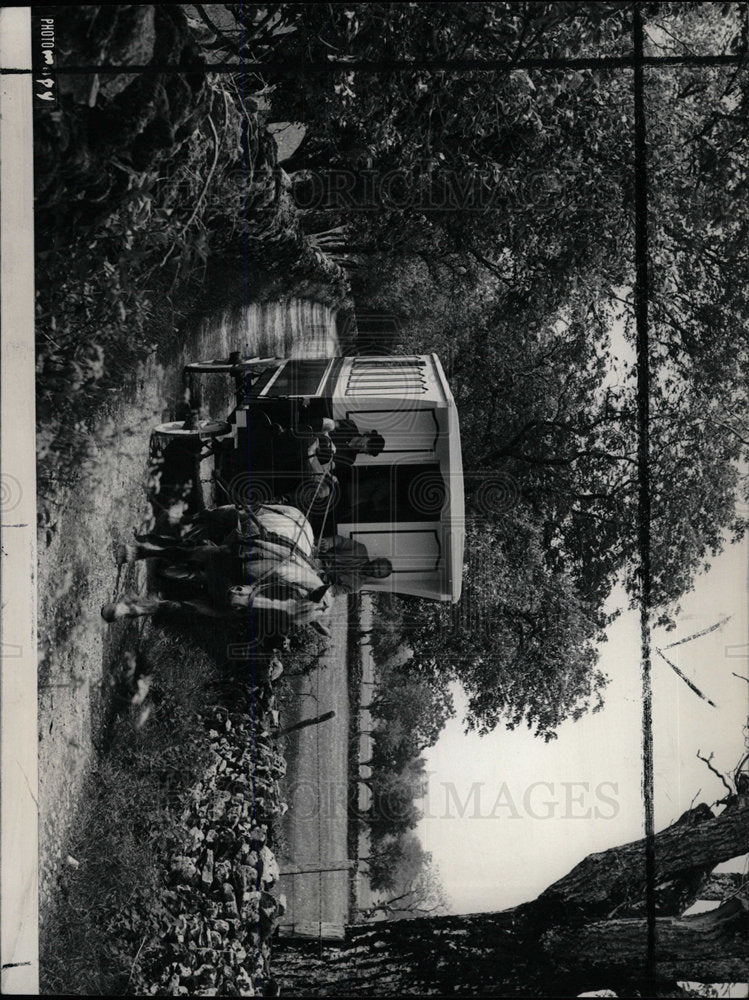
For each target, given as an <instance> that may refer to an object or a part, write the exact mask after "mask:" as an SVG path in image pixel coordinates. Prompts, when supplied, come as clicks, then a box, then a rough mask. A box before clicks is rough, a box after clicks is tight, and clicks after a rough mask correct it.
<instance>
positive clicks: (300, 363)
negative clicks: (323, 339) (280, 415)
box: [268, 358, 330, 396]
mask: <svg viewBox="0 0 749 1000" xmlns="http://www.w3.org/2000/svg"><path fill="white" fill-rule="evenodd" d="M329 365H330V359H329V358H304V359H299V360H291V361H289V362H287V364H286V365H285V366H284V368H283V370H282V371H281V372H280V373H279V375H278V378H277V379H276V380H275V381H274V382H273V385H272V386H271V387H270V390H269V393H268V394H269V395H271V396H316V395H317V393H318V391H319V388H320V383H321V382H322V380H323V378H324V376H325V372H326V371H327V369H328V366H329Z"/></svg>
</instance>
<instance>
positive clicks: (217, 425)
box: [154, 420, 231, 441]
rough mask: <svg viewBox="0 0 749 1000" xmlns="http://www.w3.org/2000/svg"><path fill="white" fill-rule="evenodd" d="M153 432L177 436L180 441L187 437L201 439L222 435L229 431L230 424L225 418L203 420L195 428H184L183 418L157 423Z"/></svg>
mask: <svg viewBox="0 0 749 1000" xmlns="http://www.w3.org/2000/svg"><path fill="white" fill-rule="evenodd" d="M154 433H155V434H162V435H163V436H164V437H170V438H179V439H181V440H182V441H185V440H189V439H191V438H192V439H195V440H198V439H203V438H216V437H223V436H224V435H226V434H230V433H231V425H230V424H227V423H226V421H225V420H204V421H202V423H200V424H199V425H198V427H196V428H190V429H186V428H185V421H184V420H171V421H169V422H168V423H166V424H158V426H157V427H155V428H154Z"/></svg>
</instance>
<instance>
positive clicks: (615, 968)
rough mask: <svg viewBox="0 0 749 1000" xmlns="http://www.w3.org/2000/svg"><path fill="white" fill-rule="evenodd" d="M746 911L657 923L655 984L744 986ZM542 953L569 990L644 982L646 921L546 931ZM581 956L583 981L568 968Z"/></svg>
mask: <svg viewBox="0 0 749 1000" xmlns="http://www.w3.org/2000/svg"><path fill="white" fill-rule="evenodd" d="M748 906H749V904H747V903H746V902H745V901H741V900H737V899H733V900H730V901H729V902H728V903H724V904H723V906H719V907H718V908H717V909H715V910H710V911H709V912H707V913H700V914H698V915H696V916H693V917H661V918H659V919H658V920H657V921H656V952H655V954H656V977H657V981H658V982H664V983H670V982H674V981H678V980H687V981H696V982H700V983H734V982H744V981H745V979H746V974H747V970H748V969H749V934H748V933H747V931H749V914H748V913H747V907H748ZM542 948H543V951H544V953H545V955H546V957H547V958H548V959H551V960H552V961H553V962H555V963H557V964H558V976H559V979H558V981H559V982H560V984H562V983H564V984H565V986H566V987H567V988H569V989H576V988H577V986H578V985H580V991H582V990H583V989H585V990H590V989H596V988H600V987H605V986H610V985H611V983H616V982H618V983H622V982H625V981H626V982H630V983H635V982H640V983H645V982H646V980H647V968H646V957H647V921H645V920H602V921H599V922H598V923H594V924H588V925H587V926H585V927H578V928H575V929H573V930H554V931H550V932H549V933H548V934H546V935H545V936H544V938H543V941H542ZM581 955H584V956H585V975H584V979H581V975H580V970H579V969H576V968H575V967H574V965H573V963H575V962H576V961H578V959H579V956H581Z"/></svg>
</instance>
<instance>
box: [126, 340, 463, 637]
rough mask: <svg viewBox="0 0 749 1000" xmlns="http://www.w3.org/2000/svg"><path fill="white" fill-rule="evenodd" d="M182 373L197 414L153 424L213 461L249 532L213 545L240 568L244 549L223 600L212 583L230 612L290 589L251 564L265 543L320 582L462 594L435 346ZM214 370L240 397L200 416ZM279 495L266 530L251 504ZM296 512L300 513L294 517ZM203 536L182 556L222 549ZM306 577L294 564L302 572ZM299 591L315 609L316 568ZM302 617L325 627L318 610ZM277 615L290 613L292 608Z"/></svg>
mask: <svg viewBox="0 0 749 1000" xmlns="http://www.w3.org/2000/svg"><path fill="white" fill-rule="evenodd" d="M185 374H186V376H187V379H188V383H189V390H190V391H189V396H190V397H191V399H192V401H193V409H192V412H191V415H190V416H189V417H188V419H187V420H185V421H179V422H172V423H168V424H162V425H160V426H159V427H157V428H156V433H157V434H158V435H160V436H162V437H165V438H166V439H167V440H171V441H175V440H183V441H184V442H185V443H186V444H188V446H192V447H193V448H194V451H195V455H196V461H198V462H200V460H201V459H202V458H205V457H208V456H212V458H213V479H214V483H215V492H216V495H217V497H220V498H222V499H223V503H224V506H225V509H226V510H229V509H230V508H231V507H235V508H237V509H238V510H244V511H246V512H247V516H248V517H249V519H250V521H249V523H250V530H249V531H246V532H245V534H244V535H242V533H241V532H240V533H239V535H238V534H237V532H236V531H233V532H230V535H231V538H229V537H228V536H227V538H226V539H224V540H223V542H222V545H221V546H220V547H222V549H224V550H226V546H227V544H229V545H230V547H231V546H234V549H233V550H232V551H233V552H234V562H233V565H234V567H235V568H236V566H237V565H238V564H237V562H236V551H235V550H236V547H237V546H239V549H240V550H241V548H242V546H243V545H244V546H245V550H244V561H241V572H242V573H243V574H244V575H243V576H242V579H241V580H240V581H235V584H234V585H233V586H229V587H227V588H223V583H222V584H220V586H219V589H221V588H223V590H222V593H224V590H225V593H224V596H223V599H221V598H220V597H217V594H216V593H215V589H216V588H215V586H214V590H213V592H211V594H210V595H209V596H210V601H209V604H212V605H214V606H215V605H217V604H218V605H221V606H222V612H221V613H224V612H225V611H227V610H229V609H232V608H234V609H236V608H237V606H241V605H242V603H243V601H244V604H245V605H246V606H247V607H248V608H251V609H254V611H255V612H257V611H258V608H259V607H260V605H261V604H262V603H263V601H262V599H260V600H258V598H261V596H262V595H263V594H265V595H266V596H267V595H268V594H269V593H271V592H272V593H274V594H280V595H283V594H285V595H286V598H284V599H287V598H288V595H289V594H290V593H291V592H292V591H290V590H288V588H287V589H286V590H284V588H283V587H281V589H280V590H275V591H274V590H273V588H272V587H271V588H270V589H269V586H268V577H269V576H270V577H271V578H272V579H273V580H274V581H275V583H278V579H277V578H278V576H279V574H278V572H276V573H275V574H274V573H273V572H272V571H271V570H270V569H269V568H268V567H269V566H270V563H264V564H263V565H264V567H265V568H264V570H263V573H264V576H262V574H261V579H259V578H258V574H257V572H256V571H255V569H254V568H253V566H252V565H251V562H252V560H257V559H259V556H258V554H257V553H258V552H259V550H260V548H261V547H262V545H263V544H267V543H268V542H269V541H270V544H271V545H276V546H280V548H279V549H278V553H279V555H278V559H279V560H280V562H279V564H278V566H277V567H276V568H277V569H278V568H279V567H282V568H284V570H288V566H289V564H290V563H293V562H295V561H296V562H297V563H299V564H300V565H302V564H303V565H304V566H305V567H307V569H308V570H310V571H311V572H312V571H314V570H315V569H317V571H318V573H319V576H320V578H321V579H322V581H324V582H327V583H330V582H331V581H333V582H343V583H344V584H347V583H348V585H349V586H350V588H351V589H357V590H358V589H361V590H369V591H390V592H394V593H401V594H409V595H414V596H418V597H426V598H431V599H433V600H441V601H457V600H458V599H459V597H460V591H461V578H462V568H463V542H464V504H463V477H462V464H461V451H460V434H459V428H458V419H457V414H456V407H455V402H454V399H453V397H452V393H451V392H450V388H449V385H448V383H447V380H446V378H445V374H444V372H443V369H442V366H441V364H440V362H439V359H438V358H437V356H436V355H434V354H431V355H421V356H417V355H414V356H404V357H390V356H388V357H374V356H366V357H362V356H357V357H334V358H249V359H243V358H241V357H240V356H239V355H237V354H234V355H232V356H230V357H229V358H226V359H215V360H209V361H202V362H194V363H191V364H188V365H187V366H186V368H185ZM210 374H221V375H224V376H228V377H230V378H231V379H233V383H234V393H235V400H234V404H235V405H234V406H233V408H232V410H231V413H230V414H229V415H228V419H227V420H226V421H217V420H211V421H206V420H203V419H201V418H200V412H201V411H200V398H201V385H200V381H201V377H202V376H205V375H210ZM279 503H280V504H282V505H283V506H282V507H278V508H276V510H277V511H280V510H283V511H284V512H285V513H284V515H283V516H280V515H279V516H278V517H277V518H276V525H275V529H274V530H273V531H271V532H270V535H269V532H268V529H267V528H265V527H264V526H263V523H262V522H263V519H262V517H260V518H259V517H258V516H257V512H259V511H267V510H272V509H273V508H272V506H271V507H269V506H268V505H274V504H279ZM294 509H296V510H297V511H298V512H299V516H298V517H295V518H294V517H289V516H288V512H289V511H293V510H294ZM286 524H288V531H287V530H285V527H284V526H285V525H286ZM270 536H273V537H270ZM312 538H314V539H315V540H316V544H315V545H314V548H312V546H311V544H310V540H311V539H312ZM302 539H304V540H305V542H304V543H303V542H302ZM199 541H200V542H201V545H202V546H203V547H202V550H201V551H202V552H203V554H202V555H199V554H198V552H197V550H196V549H195V548H191V549H189V550H188V551H187V552H186V554H185V556H184V560H183V561H187V562H192V564H193V565H195V564H196V563H200V562H201V560H202V559H203V558H204V557H205V560H206V565H208V564H211V565H213V564H214V563H216V561H217V556H216V554H215V553H210V552H209V551H208V549H210V546H215V545H216V540H215V539H208V540H207V541H206V539H205V538H202V539H199ZM143 544H145V545H147V544H148V543H147V542H144V543H142V544H141V550H140V552H139V553H136V554H135V557H136V558H142V557H144V554H145V555H148V554H154V553H153V552H151V551H150V550H149V551H148V552H147V551H146V550H145V549H144V548H143ZM190 544H192V543H190ZM305 544H306V547H307V548H308V549H310V551H306V549H305ZM206 545H207V546H208V548H206ZM253 546H254V547H255V549H256V551H255V552H254V553H253V551H252V549H253ZM156 548H157V549H158V543H157V545H156ZM136 549H137V546H136ZM166 550H168V551H166V552H165V553H162V554H164V556H165V558H171V557H173V556H174V555H175V554H176V551H175V549H174V547H173V546H169V545H168V544H167V546H166ZM132 554H133V553H132V552H131V553H130V555H131V556H132ZM224 555H226V551H224ZM227 558H228V556H227ZM338 564H340V565H338ZM342 566H343V567H344V569H345V571H344V570H342V569H341V567H342ZM384 567H385V568H384ZM305 572H306V570H302V569H299V574H300V576H304V574H305ZM235 575H236V570H235ZM283 575H284V574H281V576H283ZM285 575H286V576H288V572H286V573H285ZM214 577H215V573H214ZM220 579H222V580H223V579H224V578H223V577H220ZM351 581H353V582H351ZM287 582H288V581H287ZM214 583H215V580H214ZM260 583H264V590H263V588H261V586H260ZM305 587H306V593H305V594H304V595H303V596H302V592H301V590H297V592H296V593H297V597H298V598H299V602H300V606H301V602H302V600H303V601H304V603H305V606H306V605H308V604H309V601H310V595H311V599H312V600H313V602H314V601H317V602H319V603H320V605H321V606H323V605H324V603H325V593H326V592H325V587H324V586H322V587H320V586H317V585H316V584H315V581H314V576H311V577H310V579H309V581H308V583H307V584H305ZM209 589H210V588H209ZM302 589H304V588H302ZM292 590H293V588H292ZM240 593H241V595H243V597H242V599H240V598H239V596H238V595H239V594H240ZM141 604H142V602H141ZM109 607H110V608H111V607H112V606H109ZM123 613H125V612H123ZM127 613H136V614H137V613H141V614H142V613H148V612H147V611H132V612H127ZM111 614H113V612H111V611H110V615H111ZM115 617H117V615H115ZM302 619H303V621H304V622H305V623H306V622H307V621H311V622H313V621H315V620H317V621H318V622H319V615H318V616H316V615H314V614H305V615H302ZM284 620H285V622H286V623H287V624H288V623H289V622H292V623H293V622H294V618H293V616H289V615H287V614H285V618H284Z"/></svg>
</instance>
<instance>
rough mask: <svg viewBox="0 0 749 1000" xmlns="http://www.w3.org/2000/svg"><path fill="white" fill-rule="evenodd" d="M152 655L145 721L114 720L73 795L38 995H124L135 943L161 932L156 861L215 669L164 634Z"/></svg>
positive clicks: (198, 742) (166, 846) (163, 903)
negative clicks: (83, 785)
mask: <svg viewBox="0 0 749 1000" xmlns="http://www.w3.org/2000/svg"><path fill="white" fill-rule="evenodd" d="M152 652H153V656H154V659H155V660H157V662H158V664H159V666H158V674H157V676H156V677H155V678H154V682H153V686H152V692H151V699H152V703H153V710H152V712H151V715H150V718H149V719H148V720H147V722H146V724H145V725H143V726H141V727H140V728H138V727H137V722H136V718H137V717H136V716H135V715H133V714H131V713H130V712H126V713H124V714H121V715H120V716H119V718H117V719H116V720H115V722H114V723H113V728H112V731H111V733H110V738H109V740H108V743H109V752H108V753H107V754H106V755H104V756H103V757H102V758H101V759H100V761H99V763H98V766H97V767H96V769H95V770H94V772H93V773H92V774H91V776H90V778H89V780H88V787H87V789H86V791H85V794H84V795H83V796H82V797H81V805H80V807H79V811H78V815H77V818H76V822H75V825H74V829H75V831H76V832H75V834H74V836H73V839H72V841H71V842H70V844H69V862H68V865H67V867H66V868H65V871H64V874H63V875H62V876H61V880H60V886H59V892H58V894H57V902H56V906H55V909H54V911H53V912H52V913H50V914H47V915H46V918H45V919H44V922H43V924H42V926H41V928H40V947H41V972H42V977H41V982H42V992H43V993H59V994H62V995H66V994H81V995H93V996H97V995H101V996H112V995H122V994H125V993H127V992H131V991H132V986H133V980H134V979H135V980H136V981H137V966H138V963H139V962H141V961H144V960H145V958H146V957H147V955H146V954H145V952H147V948H145V947H144V945H145V944H147V943H148V942H149V941H151V940H153V939H156V940H158V938H159V935H160V933H161V932H162V930H163V923H164V920H165V918H166V915H167V910H168V904H167V896H166V882H165V879H164V875H163V858H164V857H166V856H168V854H169V852H170V850H171V848H172V846H173V844H174V843H175V841H176V840H177V839H178V837H179V836H180V834H181V828H180V812H181V806H182V803H183V801H184V800H186V798H187V796H188V795H189V793H190V789H191V788H192V786H193V785H194V783H195V782H196V781H197V779H198V777H199V776H200V774H201V773H202V772H203V770H204V768H205V767H206V764H207V762H208V759H209V739H208V735H207V733H206V730H205V728H204V726H203V725H202V724H201V722H200V719H199V715H200V713H201V712H202V711H204V710H205V706H206V696H207V692H208V690H209V686H210V683H211V681H212V680H215V679H216V673H215V669H214V667H213V666H212V661H211V658H210V657H209V656H207V655H206V654H204V653H202V652H200V651H195V650H187V649H185V647H184V646H183V644H182V643H181V642H180V641H178V640H177V639H175V638H173V637H170V636H167V635H161V636H157V637H155V642H154V645H153V647H152ZM133 711H135V710H133Z"/></svg>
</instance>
